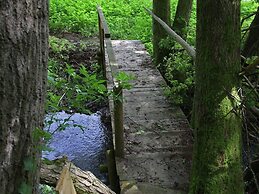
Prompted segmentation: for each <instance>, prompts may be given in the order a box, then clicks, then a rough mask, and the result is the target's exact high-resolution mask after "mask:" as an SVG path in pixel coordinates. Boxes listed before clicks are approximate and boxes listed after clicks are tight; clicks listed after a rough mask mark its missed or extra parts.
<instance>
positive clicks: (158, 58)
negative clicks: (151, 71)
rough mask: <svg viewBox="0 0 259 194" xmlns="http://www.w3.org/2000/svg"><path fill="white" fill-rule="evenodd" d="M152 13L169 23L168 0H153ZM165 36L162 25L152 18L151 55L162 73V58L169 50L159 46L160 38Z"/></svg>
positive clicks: (163, 67) (163, 68) (163, 69)
mask: <svg viewBox="0 0 259 194" xmlns="http://www.w3.org/2000/svg"><path fill="white" fill-rule="evenodd" d="M153 13H154V14H155V15H157V16H158V17H159V18H160V19H161V20H163V21H164V22H165V23H166V24H168V25H170V14H171V12H170V0H153ZM167 36H168V34H167V32H166V31H165V30H164V29H163V27H162V26H161V25H160V24H159V23H158V22H157V21H156V20H154V19H153V56H154V62H155V64H156V65H160V66H159V70H160V71H161V72H162V73H163V72H164V71H165V69H166V68H165V66H164V65H163V64H164V63H163V60H164V58H165V57H167V56H168V55H169V53H170V51H169V49H168V48H165V47H161V40H162V39H166V38H167Z"/></svg>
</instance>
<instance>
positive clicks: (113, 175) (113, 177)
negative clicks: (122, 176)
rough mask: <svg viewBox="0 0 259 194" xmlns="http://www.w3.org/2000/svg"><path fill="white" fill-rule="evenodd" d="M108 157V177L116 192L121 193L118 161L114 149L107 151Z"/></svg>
mask: <svg viewBox="0 0 259 194" xmlns="http://www.w3.org/2000/svg"><path fill="white" fill-rule="evenodd" d="M106 158H107V163H108V177H109V182H110V187H111V189H112V190H113V191H115V192H116V193H119V190H120V189H119V183H118V181H119V180H118V175H117V170H116V162H115V156H114V150H113V149H110V150H107V151H106Z"/></svg>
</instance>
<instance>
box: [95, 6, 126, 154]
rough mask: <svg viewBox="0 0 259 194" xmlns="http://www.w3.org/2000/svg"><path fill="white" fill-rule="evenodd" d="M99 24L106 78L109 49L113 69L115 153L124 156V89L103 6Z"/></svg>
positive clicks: (99, 11)
mask: <svg viewBox="0 0 259 194" xmlns="http://www.w3.org/2000/svg"><path fill="white" fill-rule="evenodd" d="M97 13H98V24H99V39H100V52H99V56H100V61H99V62H100V63H101V66H102V71H103V75H104V78H105V79H106V80H107V72H106V69H107V68H106V55H105V50H106V51H107V59H108V61H107V62H108V64H109V66H110V69H111V76H112V88H113V103H114V106H113V126H114V130H115V155H116V156H118V157H123V156H124V127H123V89H122V87H121V85H120V82H119V80H116V75H117V74H118V71H117V67H118V66H119V65H118V64H117V61H116V58H115V54H114V51H113V48H112V42H111V34H110V31H109V28H108V25H107V22H106V20H105V17H104V14H103V11H102V9H101V7H100V6H99V5H98V6H97Z"/></svg>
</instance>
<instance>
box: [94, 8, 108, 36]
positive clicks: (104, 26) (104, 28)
mask: <svg viewBox="0 0 259 194" xmlns="http://www.w3.org/2000/svg"><path fill="white" fill-rule="evenodd" d="M97 12H98V17H99V19H100V21H101V25H102V28H103V30H104V37H105V38H110V37H111V34H110V31H109V27H108V25H107V22H106V20H105V17H104V14H103V11H102V8H101V6H99V5H98V6H97Z"/></svg>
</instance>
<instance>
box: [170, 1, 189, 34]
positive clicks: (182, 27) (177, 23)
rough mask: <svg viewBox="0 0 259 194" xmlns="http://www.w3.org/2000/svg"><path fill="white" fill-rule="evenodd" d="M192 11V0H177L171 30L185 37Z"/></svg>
mask: <svg viewBox="0 0 259 194" xmlns="http://www.w3.org/2000/svg"><path fill="white" fill-rule="evenodd" d="M191 12H192V0H178V4H177V9H176V13H175V18H174V22H173V30H174V31H175V32H176V33H177V34H178V35H180V36H181V37H182V38H183V39H186V36H187V31H188V29H187V28H188V25H189V20H190V17H191Z"/></svg>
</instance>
